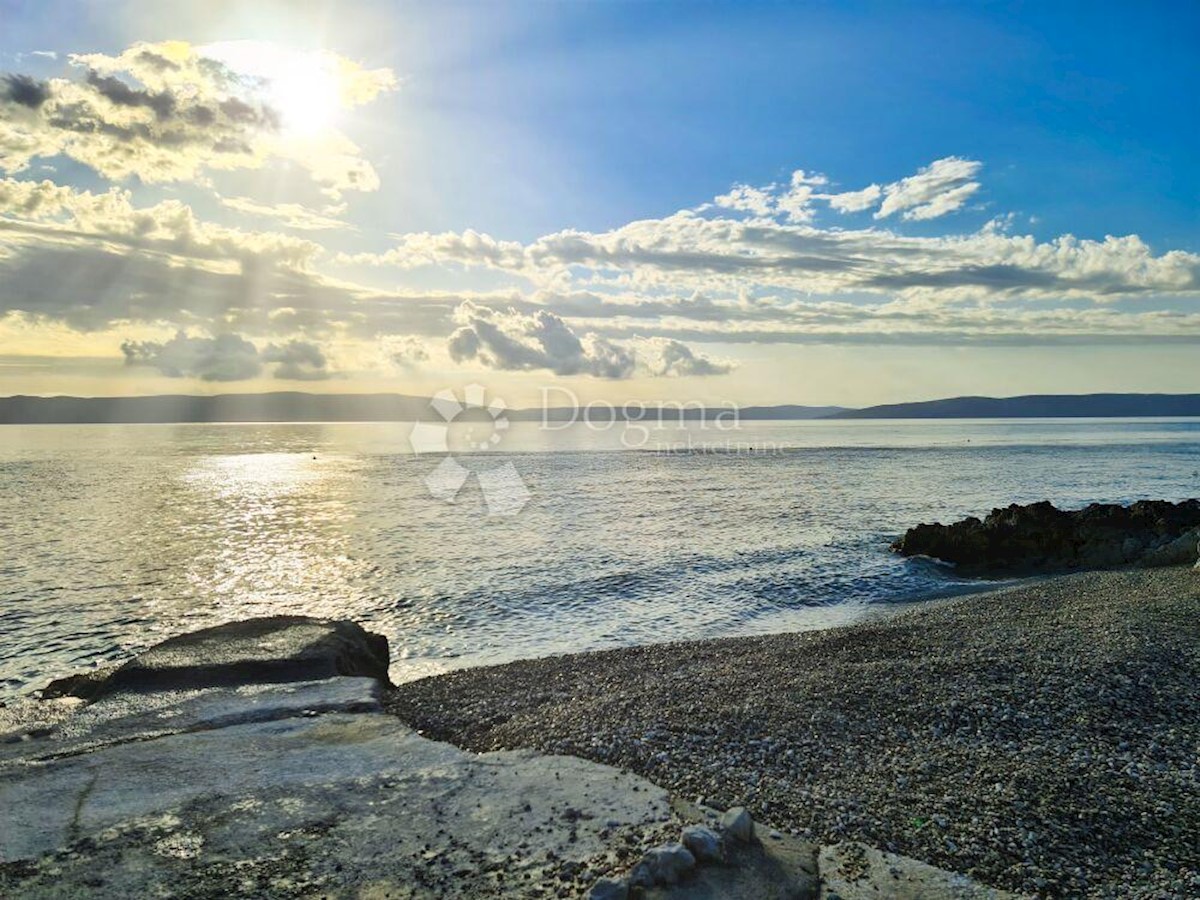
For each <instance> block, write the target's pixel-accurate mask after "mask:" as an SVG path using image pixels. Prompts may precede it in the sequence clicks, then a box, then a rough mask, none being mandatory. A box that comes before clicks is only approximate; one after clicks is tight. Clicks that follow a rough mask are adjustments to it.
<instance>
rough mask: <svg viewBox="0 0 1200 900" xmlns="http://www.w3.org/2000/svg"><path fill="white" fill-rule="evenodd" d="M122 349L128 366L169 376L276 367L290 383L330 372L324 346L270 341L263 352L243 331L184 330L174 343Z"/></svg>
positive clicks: (130, 344)
mask: <svg viewBox="0 0 1200 900" xmlns="http://www.w3.org/2000/svg"><path fill="white" fill-rule="evenodd" d="M121 352H122V353H124V354H125V364H126V365H130V366H150V367H153V368H155V369H157V370H158V371H159V372H160V373H162V374H163V375H166V376H167V377H168V378H199V379H201V380H202V381H245V380H247V379H249V378H256V377H258V376H259V375H260V374H262V371H263V368H264V366H269V365H274V366H275V371H274V376H275V377H276V378H281V379H284V380H288V381H320V380H322V379H325V378H329V377H330V375H331V373H330V371H329V368H328V364H327V361H326V359H325V354H324V353H322V352H321V348H320V347H318V346H317V345H316V344H310V343H308V342H306V341H289V342H288V343H286V344H268V345H267V346H266V347H265V348H264V349H262V350H261V351H260V350H259V349H258V347H256V346H255V345H254V344H253V343H251V342H250V341H248V340H246V339H245V338H244V337H242V336H241V335H237V334H219V335H217V336H216V337H191V336H189V335H188V334H187V332H185V331H180V332H178V333H177V334H176V335H175V337H173V338H171V339H170V340H169V341H162V342H159V341H125V342H124V343H122V344H121Z"/></svg>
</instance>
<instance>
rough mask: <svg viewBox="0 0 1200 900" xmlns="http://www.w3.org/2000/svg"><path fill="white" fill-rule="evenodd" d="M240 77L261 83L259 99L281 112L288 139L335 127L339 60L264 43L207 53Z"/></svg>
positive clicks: (230, 44)
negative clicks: (257, 80) (258, 80)
mask: <svg viewBox="0 0 1200 900" xmlns="http://www.w3.org/2000/svg"><path fill="white" fill-rule="evenodd" d="M203 52H204V55H206V56H210V57H212V58H214V59H218V60H220V61H221V62H223V63H225V65H227V66H229V67H230V68H231V69H233V70H234V71H236V72H238V73H239V74H241V75H244V76H247V77H249V78H253V79H260V80H261V81H262V87H261V96H262V99H263V100H264V101H265V102H266V104H267V105H268V106H270V107H271V108H272V109H274V110H275V111H276V112H277V113H279V118H280V125H281V127H282V129H283V132H284V135H285V136H286V137H293V138H310V137H313V136H315V135H317V134H319V133H320V132H321V131H323V130H324V129H326V128H329V127H331V126H332V125H334V123H335V122H336V120H337V116H338V113H339V112H340V111H341V107H342V102H341V93H342V91H341V84H340V82H339V76H338V66H337V60H336V59H335V58H334V57H333V56H332V55H331V54H328V53H325V52H323V51H319V50H318V51H304V50H294V49H291V48H288V47H282V46H280V45H278V44H270V43H266V42H263V41H226V42H222V43H219V44H211V45H209V46H208V47H205V48H203Z"/></svg>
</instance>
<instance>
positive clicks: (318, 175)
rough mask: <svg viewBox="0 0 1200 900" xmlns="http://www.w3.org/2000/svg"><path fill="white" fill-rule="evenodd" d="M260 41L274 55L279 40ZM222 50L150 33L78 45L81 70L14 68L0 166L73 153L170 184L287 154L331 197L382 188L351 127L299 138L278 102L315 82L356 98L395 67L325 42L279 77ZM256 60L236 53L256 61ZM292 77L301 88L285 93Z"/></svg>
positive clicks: (1, 97)
mask: <svg viewBox="0 0 1200 900" xmlns="http://www.w3.org/2000/svg"><path fill="white" fill-rule="evenodd" d="M258 46H259V47H260V48H262V52H263V53H264V54H265V53H267V50H266V48H268V47H270V46H272V45H258ZM214 53H215V51H207V52H206V51H205V49H204V48H196V47H193V46H191V45H189V44H187V43H185V42H182V41H166V42H162V43H158V44H147V43H141V44H135V45H133V46H132V47H129V48H128V49H126V50H124V51H123V52H121V53H119V54H117V55H115V56H109V55H105V54H99V53H92V54H72V55H71V56H70V57H69V59H70V63H71V65H72V67H73V68H74V70H75V71H76V72H77V73H78V74H79V76H80V77H75V78H52V79H49V80H45V81H39V80H35V79H33V78H30V77H29V76H26V75H7V76H5V77H4V81H3V82H2V88H0V170H3V171H8V172H20V171H22V170H24V169H26V168H28V167H29V165H30V163H31V161H32V160H34V159H39V158H48V157H53V156H58V155H65V156H68V157H70V158H71V159H74V160H76V161H77V162H80V163H83V164H84V165H86V166H89V167H91V168H92V169H94V170H95V171H96V172H98V173H99V174H100V175H102V176H104V177H105V178H107V179H109V180H110V181H124V180H126V179H130V178H133V177H135V176H136V178H137V179H139V180H140V181H142V182H145V183H166V182H179V181H194V180H196V179H198V178H199V177H201V174H202V173H204V172H206V171H228V170H237V169H259V168H262V167H263V166H265V165H267V164H268V163H269V162H270V161H272V160H287V161H290V162H293V163H296V164H297V165H299V166H302V167H303V168H305V169H307V170H308V171H309V173H310V174H311V175H312V177H313V179H314V180H315V181H316V182H317V183H318V184H319V185H320V186H321V187H323V188H324V189H325V190H326V191H327V192H328V193H330V194H331V195H337V194H339V193H340V192H342V191H348V190H357V191H363V190H367V191H369V190H374V189H376V188H377V187H378V185H379V179H378V176H377V175H376V174H375V171H374V169H373V168H372V167H371V166H370V164H369V163H368V162H367V161H366V160H364V159H362V158H361V156H360V155H359V151H358V148H357V147H356V146H355V145H354V144H353V143H352V142H351V141H350V140H349V139H348V138H346V137H345V136H344V135H342V134H340V133H338V132H336V131H332V130H324V131H322V133H321V135H320V136H319V137H306V138H305V139H304V140H298V139H296V138H295V136H294V135H292V134H290V133H289V131H288V127H287V122H286V121H285V119H284V117H283V113H281V110H280V108H279V107H280V103H279V101H280V98H281V97H284V98H285V99H288V100H290V102H291V103H293V104H294V105H295V106H297V107H300V106H302V104H303V102H304V100H305V97H304V96H303V94H302V93H301V91H302V90H303V89H305V87H306V86H307V85H309V84H327V85H328V86H329V91H330V96H329V100H328V102H330V103H333V104H340V105H341V106H344V107H349V106H355V105H358V104H361V103H365V102H369V101H370V100H371V99H373V98H374V97H375V96H377V95H378V94H379V93H380V92H382V91H385V90H391V89H393V88H394V87H395V86H396V84H397V82H396V78H395V76H394V75H393V74H392V73H391V71H390V70H387V69H377V70H366V69H363V68H362V67H361V66H359V65H358V64H357V63H354V62H352V61H350V60H346V59H343V58H341V57H338V56H336V55H335V54H330V53H327V52H322V53H321V54H318V55H316V56H314V57H313V58H312V59H307V58H305V59H296V60H294V61H293V65H292V66H291V67H290V68H289V69H286V70H285V69H282V68H281V69H279V71H278V73H277V75H278V77H277V78H276V80H271V79H267V78H264V77H262V76H261V75H257V74H254V73H253V72H248V71H244V70H243V69H242V68H239V67H238V66H237V65H233V64H231V63H230V62H229V61H226V60H223V59H221V58H220V57H219V56H218V55H214ZM254 58H255V57H254V55H253V53H249V54H243V55H242V56H241V57H240V58H237V57H230V59H231V60H232V61H233V62H235V63H236V62H239V60H240V61H241V62H243V63H245V64H246V65H249V62H248V61H250V60H253V59H254ZM314 73H317V74H319V75H320V78H319V79H316V78H315V76H314ZM321 73H323V74H321ZM288 79H290V81H288ZM285 83H286V84H294V85H295V87H296V90H293V91H290V92H288V93H286V94H284V93H281V92H280V89H279V85H280V84H285Z"/></svg>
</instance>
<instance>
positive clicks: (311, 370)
mask: <svg viewBox="0 0 1200 900" xmlns="http://www.w3.org/2000/svg"><path fill="white" fill-rule="evenodd" d="M260 357H261V359H262V361H263V362H264V363H278V366H276V368H275V377H276V378H284V379H288V380H291V381H321V380H323V379H326V378H328V377H329V376H330V372H329V369H328V368H327V362H326V359H325V354H324V353H322V352H321V348H320V347H318V346H317V345H316V344H310V343H308V342H307V341H288V342H287V343H286V344H268V345H267V346H266V347H265V348H264V349H263V351H262V353H261V354H260Z"/></svg>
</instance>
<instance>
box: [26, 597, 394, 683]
mask: <svg viewBox="0 0 1200 900" xmlns="http://www.w3.org/2000/svg"><path fill="white" fill-rule="evenodd" d="M338 675H346V676H351V677H363V678H374V679H376V680H378V681H380V682H382V683H384V684H390V683H391V682H390V681H389V680H388V642H387V638H385V637H384V636H383V635H381V634H374V633H372V632H369V631H367V630H366V629H364V628H363V627H362V626H361V625H359V624H358V623H357V622H351V621H349V620H332V619H314V618H311V617H309V616H268V617H265V618H260V619H246V620H244V621H241V622H229V623H227V624H224V625H217V626H214V627H212V628H205V629H203V630H201V631H193V632H191V633H189V634H183V635H180V636H179V637H174V638H171V639H170V640H166V641H163V642H162V643H161V644H157V645H155V646H154V647H152V648H150V649H149V650H147V651H146V652H145V653H143V654H141V655H140V656H138V657H136V658H135V659H132V660H130V661H129V662H127V663H125V664H124V665H123V666H119V667H117V668H115V669H110V670H107V671H104V672H101V673H98V674H93V673H89V674H87V675H82V676H79V675H76V676H69V677H67V678H63V679H59V680H58V681H53V682H51V683H50V684H49V685H48V686H47V687H46V689H45V690H44V691H43V692H42V696H43V697H44V698H46V699H51V698H55V697H78V698H80V699H84V700H97V699H99V698H101V697H104V696H107V695H109V694H116V693H149V692H154V691H165V690H181V689H188V690H195V689H198V688H210V687H235V686H237V685H244V684H281V683H286V682H291V681H314V680H319V679H323V678H333V677H335V676H338Z"/></svg>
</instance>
